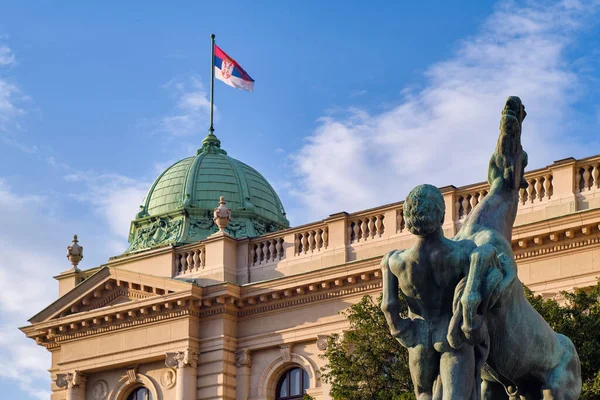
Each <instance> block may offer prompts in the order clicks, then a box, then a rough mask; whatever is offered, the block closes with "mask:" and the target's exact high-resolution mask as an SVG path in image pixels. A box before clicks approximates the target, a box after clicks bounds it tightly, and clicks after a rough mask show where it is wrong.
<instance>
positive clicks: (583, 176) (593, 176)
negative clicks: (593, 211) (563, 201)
mask: <svg viewBox="0 0 600 400" xmlns="http://www.w3.org/2000/svg"><path fill="white" fill-rule="evenodd" d="M575 189H576V190H578V191H579V192H580V193H586V192H594V191H597V190H598V189H600V157H592V158H589V159H585V160H582V161H580V162H578V163H577V164H576V166H575Z"/></svg>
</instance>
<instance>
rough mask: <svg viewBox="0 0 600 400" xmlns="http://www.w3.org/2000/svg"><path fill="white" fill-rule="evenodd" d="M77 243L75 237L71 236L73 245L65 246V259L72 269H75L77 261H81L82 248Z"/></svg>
mask: <svg viewBox="0 0 600 400" xmlns="http://www.w3.org/2000/svg"><path fill="white" fill-rule="evenodd" d="M78 243H79V240H77V235H73V244H72V245H70V246H67V258H68V259H69V261H70V262H71V265H72V266H73V269H77V265H79V261H81V260H82V259H83V246H80V245H79V244H78Z"/></svg>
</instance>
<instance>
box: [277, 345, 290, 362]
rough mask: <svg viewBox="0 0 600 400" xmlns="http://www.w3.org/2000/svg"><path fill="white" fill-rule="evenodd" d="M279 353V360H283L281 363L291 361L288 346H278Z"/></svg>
mask: <svg viewBox="0 0 600 400" xmlns="http://www.w3.org/2000/svg"><path fill="white" fill-rule="evenodd" d="M279 351H280V352H281V358H282V359H283V361H285V362H290V361H292V349H291V346H290V345H289V344H283V345H281V346H279Z"/></svg>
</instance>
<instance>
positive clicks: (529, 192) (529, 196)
mask: <svg viewBox="0 0 600 400" xmlns="http://www.w3.org/2000/svg"><path fill="white" fill-rule="evenodd" d="M528 184H529V186H527V199H528V200H529V201H530V202H531V203H533V201H534V200H535V187H534V186H533V185H534V180H533V179H530V180H529V181H528Z"/></svg>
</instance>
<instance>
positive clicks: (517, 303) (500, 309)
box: [448, 97, 581, 400]
mask: <svg viewBox="0 0 600 400" xmlns="http://www.w3.org/2000/svg"><path fill="white" fill-rule="evenodd" d="M525 116H526V113H525V108H524V107H523V105H522V103H521V99H519V98H518V97H509V98H508V100H507V101H506V106H505V107H504V110H503V112H502V118H501V122H500V137H499V138H498V144H497V146H496V150H495V152H494V154H493V155H492V157H491V160H490V164H489V169H488V182H489V184H490V186H491V188H490V191H489V193H488V195H487V196H486V197H485V198H484V199H483V200H482V201H481V202H480V203H479V204H477V205H476V206H475V207H474V209H473V211H472V212H471V213H470V214H469V216H468V217H467V219H466V220H465V223H464V224H463V226H462V228H461V230H460V231H459V232H458V234H457V235H456V237H455V238H454V239H455V240H463V239H470V240H472V241H474V242H475V244H477V246H479V247H478V248H477V249H476V250H475V251H474V252H473V253H472V255H471V267H470V270H469V275H468V276H467V277H466V279H464V280H463V281H462V282H461V283H460V284H459V285H458V287H457V289H456V292H455V293H456V294H455V301H454V317H453V319H452V321H451V323H450V325H451V326H450V330H449V334H448V340H449V343H450V344H451V345H452V346H453V347H454V346H461V345H462V342H463V341H467V342H470V343H471V344H475V343H482V341H484V340H485V339H486V336H488V335H489V338H487V339H489V355H488V358H487V361H486V364H485V365H484V367H483V368H482V378H483V383H482V399H485V400H500V399H502V400H505V399H508V398H510V399H519V400H538V399H544V400H559V399H560V400H572V399H573V400H575V399H578V398H579V394H580V392H581V365H580V362H579V357H578V355H577V351H576V350H575V346H573V343H572V342H571V340H569V338H568V337H566V336H564V335H561V334H557V333H555V332H554V331H553V330H552V328H550V326H549V325H548V323H547V322H546V321H545V320H544V319H543V318H542V317H541V316H540V315H539V314H538V313H537V311H535V309H534V308H533V307H532V306H531V304H529V301H528V300H527V299H526V298H525V294H524V291H523V284H522V283H521V281H520V280H519V278H518V276H517V265H516V263H515V261H514V255H513V252H512V247H511V237H512V227H513V224H514V221H515V217H516V215H517V207H518V202H519V189H520V188H526V187H527V182H526V181H525V179H523V171H524V168H525V166H526V164H527V154H526V153H525V152H524V151H523V149H522V146H521V126H522V122H523V119H524V118H525Z"/></svg>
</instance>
